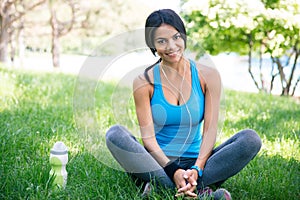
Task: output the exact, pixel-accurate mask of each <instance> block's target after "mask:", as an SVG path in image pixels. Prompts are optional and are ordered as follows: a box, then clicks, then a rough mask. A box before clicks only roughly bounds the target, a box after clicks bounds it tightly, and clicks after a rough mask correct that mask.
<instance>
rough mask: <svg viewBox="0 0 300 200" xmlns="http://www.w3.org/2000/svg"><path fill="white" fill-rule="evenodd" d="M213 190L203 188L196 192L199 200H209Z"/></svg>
mask: <svg viewBox="0 0 300 200" xmlns="http://www.w3.org/2000/svg"><path fill="white" fill-rule="evenodd" d="M212 193H213V190H212V189H211V188H210V187H205V188H203V189H200V190H198V197H199V199H211V198H212Z"/></svg>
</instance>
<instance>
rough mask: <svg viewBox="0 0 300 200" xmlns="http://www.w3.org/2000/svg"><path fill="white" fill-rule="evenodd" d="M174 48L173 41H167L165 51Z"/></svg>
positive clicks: (174, 43)
mask: <svg viewBox="0 0 300 200" xmlns="http://www.w3.org/2000/svg"><path fill="white" fill-rule="evenodd" d="M175 47H176V42H175V41H174V40H169V41H168V45H167V50H173V49H175Z"/></svg>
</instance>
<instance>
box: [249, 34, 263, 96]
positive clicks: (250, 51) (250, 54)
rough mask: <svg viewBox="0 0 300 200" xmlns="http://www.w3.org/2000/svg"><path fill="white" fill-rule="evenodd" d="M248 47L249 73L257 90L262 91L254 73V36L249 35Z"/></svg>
mask: <svg viewBox="0 0 300 200" xmlns="http://www.w3.org/2000/svg"><path fill="white" fill-rule="evenodd" d="M248 45H249V52H248V72H249V74H250V76H251V78H252V80H253V82H254V84H255V86H256V88H257V89H258V90H259V91H260V90H261V88H260V87H259V85H258V83H257V82H256V80H255V78H254V75H253V73H252V70H251V68H252V47H253V41H252V35H251V34H249V35H248Z"/></svg>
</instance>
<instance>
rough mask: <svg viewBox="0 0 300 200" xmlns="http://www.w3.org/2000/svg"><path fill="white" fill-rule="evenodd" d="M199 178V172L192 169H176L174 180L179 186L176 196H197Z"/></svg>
mask: <svg viewBox="0 0 300 200" xmlns="http://www.w3.org/2000/svg"><path fill="white" fill-rule="evenodd" d="M197 179H198V172H197V171H196V170H192V169H187V170H184V169H178V170H176V172H175V174H174V176H173V180H174V182H175V184H176V187H177V189H178V190H177V194H176V195H175V197H180V196H185V197H190V198H197V194H196V193H195V191H197Z"/></svg>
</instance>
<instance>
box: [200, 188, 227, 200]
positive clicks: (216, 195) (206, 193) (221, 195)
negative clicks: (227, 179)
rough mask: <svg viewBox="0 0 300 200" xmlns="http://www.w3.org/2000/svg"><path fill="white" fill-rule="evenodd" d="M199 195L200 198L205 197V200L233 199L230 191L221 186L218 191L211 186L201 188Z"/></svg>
mask: <svg viewBox="0 0 300 200" xmlns="http://www.w3.org/2000/svg"><path fill="white" fill-rule="evenodd" d="M198 197H199V199H203V200H205V199H206V200H208V199H210V200H231V199H232V198H231V195H230V193H229V192H228V191H227V190H226V189H224V188H220V189H217V190H216V191H213V190H212V189H211V188H209V187H205V188H203V189H200V190H199V191H198Z"/></svg>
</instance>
